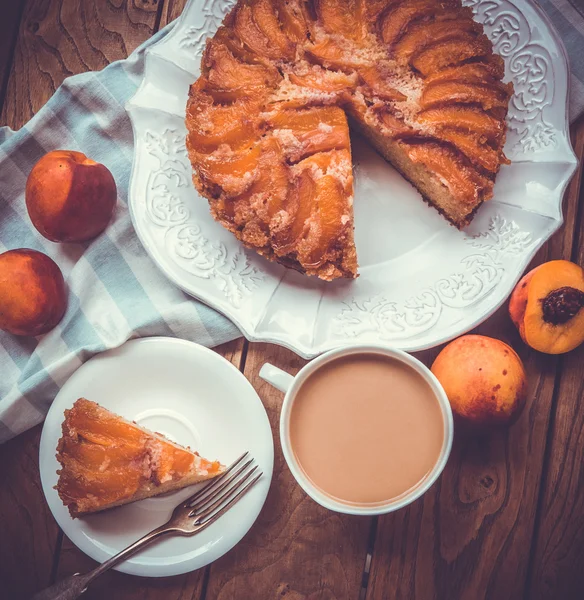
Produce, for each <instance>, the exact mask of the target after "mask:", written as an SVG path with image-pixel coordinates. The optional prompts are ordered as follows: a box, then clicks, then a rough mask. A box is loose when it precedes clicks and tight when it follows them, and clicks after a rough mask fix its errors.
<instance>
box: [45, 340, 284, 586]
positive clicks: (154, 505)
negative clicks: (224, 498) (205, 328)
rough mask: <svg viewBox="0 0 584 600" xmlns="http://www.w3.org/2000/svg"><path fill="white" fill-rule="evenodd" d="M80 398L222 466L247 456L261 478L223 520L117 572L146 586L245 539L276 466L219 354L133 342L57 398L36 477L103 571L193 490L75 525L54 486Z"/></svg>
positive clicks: (239, 381)
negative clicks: (60, 444) (66, 418)
mask: <svg viewBox="0 0 584 600" xmlns="http://www.w3.org/2000/svg"><path fill="white" fill-rule="evenodd" d="M79 397H85V398H87V399H89V400H94V401H95V402H98V403H99V404H101V405H102V406H104V407H105V408H108V409H110V410H112V411H114V412H116V413H118V414H120V415H122V416H123V417H126V418H128V419H132V420H134V421H136V422H137V423H139V424H140V425H142V426H144V427H147V428H149V429H152V430H154V431H158V432H160V433H163V434H164V435H166V436H168V437H169V438H170V439H172V440H174V441H176V442H178V443H180V444H185V445H189V446H190V447H191V448H192V449H194V450H197V451H199V452H200V453H201V454H202V455H203V456H205V457H207V458H209V459H218V460H220V461H221V462H223V463H224V464H229V463H230V462H232V461H233V460H234V459H235V458H237V457H238V456H239V455H240V454H241V453H242V452H243V451H245V450H248V451H249V452H250V454H251V455H252V456H253V457H254V458H255V459H256V461H257V463H258V464H259V466H260V468H261V470H262V471H263V474H264V476H263V477H262V478H261V479H260V480H259V481H258V483H257V484H256V485H255V486H254V487H253V488H252V489H251V490H250V491H249V493H248V494H246V495H245V496H244V497H243V498H242V500H240V502H238V503H237V504H236V505H235V506H234V507H233V508H232V509H231V510H230V511H228V512H227V513H226V514H225V515H224V516H222V517H221V518H220V519H219V520H218V521H217V522H216V523H214V524H213V525H211V526H210V527H209V528H208V529H206V530H204V531H203V532H201V533H200V534H198V535H195V536H194V537H190V538H183V537H168V538H166V539H162V540H160V541H159V542H155V543H154V544H153V545H152V546H150V547H148V548H147V549H145V550H144V551H142V552H141V553H139V554H137V555H136V556H134V557H132V558H130V559H129V560H127V561H126V562H123V563H122V564H121V565H119V566H118V567H117V570H119V571H122V572H124V573H130V574H133V575H141V576H146V577H163V576H169V575H178V574H180V573H186V572H189V571H193V570H195V569H200V568H201V567H204V566H205V565H207V564H209V563H210V562H212V561H214V560H216V559H217V558H219V557H220V556H222V555H223V554H225V553H226V552H228V551H229V550H230V549H231V548H233V546H235V544H237V543H238V542H239V541H240V540H241V538H243V536H244V535H245V534H246V533H247V531H248V530H249V529H250V527H251V526H252V524H253V523H254V521H255V520H256V518H257V516H258V514H259V512H260V510H261V508H262V506H263V504H264V501H265V499H266V496H267V493H268V488H269V486H270V481H271V478H272V470H273V464H274V446H273V439H272V431H271V428H270V424H269V422H268V418H267V415H266V411H265V409H264V407H263V405H262V402H261V400H260V399H259V397H258V395H257V394H256V392H255V390H254V389H253V387H252V386H251V385H250V383H249V382H248V381H247V380H246V379H245V377H244V376H243V375H242V374H241V373H240V372H239V371H238V370H237V369H236V368H235V367H234V366H233V365H232V364H231V363H229V362H228V361H227V360H225V359H224V358H223V357H221V356H219V354H217V353H215V352H213V351H212V350H209V349H208V348H204V347H203V346H199V345H198V344H195V343H193V342H188V341H184V340H177V339H172V338H145V339H140V340H132V341H130V342H127V343H126V344H124V345H123V346H122V347H120V348H118V349H115V350H110V351H108V352H105V353H103V354H100V355H98V356H96V357H94V358H92V359H91V360H89V361H88V362H87V363H85V364H84V365H83V366H82V367H80V368H79V369H78V370H77V371H76V372H75V373H74V375H73V376H72V377H71V378H70V379H69V380H68V381H67V383H66V384H65V385H64V386H63V387H62V389H61V391H60V392H59V394H58V395H57V397H56V398H55V400H54V402H53V404H52V406H51V409H50V411H49V414H48V415H47V419H46V421H45V425H44V428H43V433H42V437H41V444H40V474H41V481H42V486H43V491H44V493H45V496H46V499H47V502H48V504H49V507H50V509H51V512H52V513H53V516H54V517H55V519H56V520H57V523H58V524H59V525H60V527H61V529H62V530H63V531H64V532H65V534H66V535H67V536H68V537H69V539H71V541H72V542H73V543H74V544H75V545H77V546H78V547H79V548H80V549H81V550H82V551H83V552H85V553H86V554H88V555H89V556H90V557H91V558H93V559H95V560H97V561H99V562H103V561H104V560H106V559H107V558H109V557H110V556H112V555H113V554H115V553H117V552H118V551H119V550H121V549H123V548H124V547H126V546H127V545H129V544H130V543H131V542H133V541H135V540H136V539H138V538H139V537H141V536H142V535H143V534H145V533H146V532H148V531H150V530H151V529H153V528H154V527H156V526H158V525H160V524H162V523H164V522H165V521H166V519H167V518H168V517H169V516H170V513H171V512H172V509H173V507H174V506H175V505H176V504H178V503H179V502H180V501H181V500H183V499H184V498H186V497H188V496H190V495H191V494H192V493H193V492H194V490H195V489H196V488H195V487H190V488H187V489H185V490H180V491H178V492H173V493H171V494H167V495H165V496H162V497H158V498H149V499H146V500H142V501H140V502H135V503H133V504H129V505H126V506H122V507H119V508H115V509H112V510H111V511H105V512H103V513H98V514H95V515H92V516H89V517H86V518H82V519H72V518H71V517H70V516H69V512H68V510H67V509H66V508H65V507H64V506H63V504H62V502H61V500H60V499H59V497H58V495H57V492H56V491H55V489H54V486H55V485H56V483H57V474H56V471H57V469H58V468H59V464H58V462H57V460H56V458H55V452H56V447H57V441H58V439H59V437H60V436H61V423H62V421H63V411H64V410H65V409H67V408H70V407H71V406H72V405H73V403H74V402H75V400H77V399H78V398H79Z"/></svg>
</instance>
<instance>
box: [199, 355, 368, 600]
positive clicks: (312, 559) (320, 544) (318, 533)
mask: <svg viewBox="0 0 584 600" xmlns="http://www.w3.org/2000/svg"><path fill="white" fill-rule="evenodd" d="M266 361H267V362H270V363H272V364H274V365H275V366H277V367H280V368H281V369H284V370H286V371H288V372H289V373H296V372H297V371H298V370H299V369H300V368H301V367H302V366H303V365H304V364H305V361H304V360H302V359H300V358H299V357H298V356H297V355H296V354H294V353H293V352H290V351H289V350H286V349H285V348H281V347H278V346H274V345H270V344H263V343H256V344H250V346H249V349H248V353H247V358H246V362H245V368H244V374H245V375H246V377H247V378H248V379H249V380H250V381H251V383H252V385H253V386H254V387H255V389H256V390H257V392H258V394H259V395H260V398H261V399H262V401H263V403H264V406H265V407H266V411H267V413H268V417H269V419H270V424H271V425H272V431H273V435H274V448H275V463H274V475H273V479H272V485H271V487H270V492H269V494H268V498H267V500H266V504H265V506H264V508H263V509H262V512H261V514H260V516H259V518H258V520H257V522H256V524H255V525H254V526H253V527H252V529H251V530H250V532H249V533H248V534H247V536H246V537H245V538H244V539H243V540H242V541H241V543H239V544H238V545H237V546H236V547H235V548H234V549H233V550H231V552H229V553H228V554H226V555H225V556H224V557H222V558H221V559H219V560H218V561H216V562H215V563H213V565H211V569H210V576H209V583H208V586H207V594H206V598H207V599H209V600H211V599H212V600H228V599H233V600H239V599H241V598H252V597H253V598H262V599H263V598H266V599H267V598H280V597H284V596H285V597H286V598H290V599H291V600H292V599H298V600H299V599H300V598H326V599H327V600H328V599H333V598H338V599H343V600H345V599H347V598H358V597H359V591H360V588H361V578H362V572H363V566H364V564H365V558H366V553H367V542H368V537H369V531H370V522H371V521H370V519H369V518H355V517H349V516H346V515H340V514H337V513H334V512H331V511H328V510H326V509H324V508H321V507H320V506H319V505H317V504H316V503H315V502H313V501H312V500H311V499H310V498H308V497H307V496H306V494H305V493H304V492H303V491H302V489H301V488H300V487H299V486H298V485H297V484H296V481H295V480H294V479H293V477H292V475H291V473H290V471H289V470H288V467H287V466H286V464H285V461H284V457H283V455H282V450H281V446H280V440H279V434H278V428H279V418H280V407H281V404H282V399H283V395H282V393H280V392H278V391H277V390H275V389H274V388H272V387H271V386H270V385H268V384H267V383H265V382H264V381H263V380H261V379H260V378H259V376H258V372H259V369H260V367H261V366H262V365H263V364H264V363H265V362H266Z"/></svg>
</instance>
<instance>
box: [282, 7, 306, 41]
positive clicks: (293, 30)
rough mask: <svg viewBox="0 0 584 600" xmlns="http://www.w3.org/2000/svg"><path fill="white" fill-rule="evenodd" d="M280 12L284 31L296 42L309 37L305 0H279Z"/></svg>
mask: <svg viewBox="0 0 584 600" xmlns="http://www.w3.org/2000/svg"><path fill="white" fill-rule="evenodd" d="M277 5H278V14H279V16H280V23H281V24H282V30H283V31H284V33H285V34H286V35H287V36H288V37H289V38H290V39H291V40H293V41H295V42H303V41H304V40H306V39H307V38H308V25H307V23H306V15H305V11H304V2H303V0H277Z"/></svg>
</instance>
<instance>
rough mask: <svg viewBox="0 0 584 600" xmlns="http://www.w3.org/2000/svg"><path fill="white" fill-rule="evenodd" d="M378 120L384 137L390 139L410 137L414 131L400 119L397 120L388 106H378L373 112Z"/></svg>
mask: <svg viewBox="0 0 584 600" xmlns="http://www.w3.org/2000/svg"><path fill="white" fill-rule="evenodd" d="M373 112H374V113H375V115H376V116H377V117H378V118H379V121H380V122H381V123H382V124H383V126H384V127H385V129H386V131H385V133H386V135H390V136H392V137H403V136H407V135H412V134H413V133H414V130H413V129H412V128H411V127H409V126H408V125H406V124H405V123H404V122H403V121H402V120H401V119H398V118H397V117H396V116H395V114H394V113H393V111H392V109H391V107H389V106H378V107H376V108H375V109H374V111H373Z"/></svg>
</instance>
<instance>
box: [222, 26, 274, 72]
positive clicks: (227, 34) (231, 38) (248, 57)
mask: <svg viewBox="0 0 584 600" xmlns="http://www.w3.org/2000/svg"><path fill="white" fill-rule="evenodd" d="M213 40H214V41H216V42H218V43H219V44H221V45H223V46H225V47H226V48H227V49H228V50H229V52H231V54H233V56H234V57H235V58H236V59H237V60H239V61H241V62H243V63H249V64H254V63H263V64H265V65H267V66H272V65H271V63H269V61H268V60H267V59H266V58H265V57H263V56H258V55H257V54H255V53H254V52H252V51H251V50H249V48H247V47H246V46H245V45H244V44H243V42H242V41H241V40H240V39H239V38H238V37H237V36H236V35H235V33H234V31H233V29H232V28H231V27H225V26H223V25H222V26H221V27H219V29H218V30H217V33H216V34H215V35H214V36H213Z"/></svg>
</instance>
